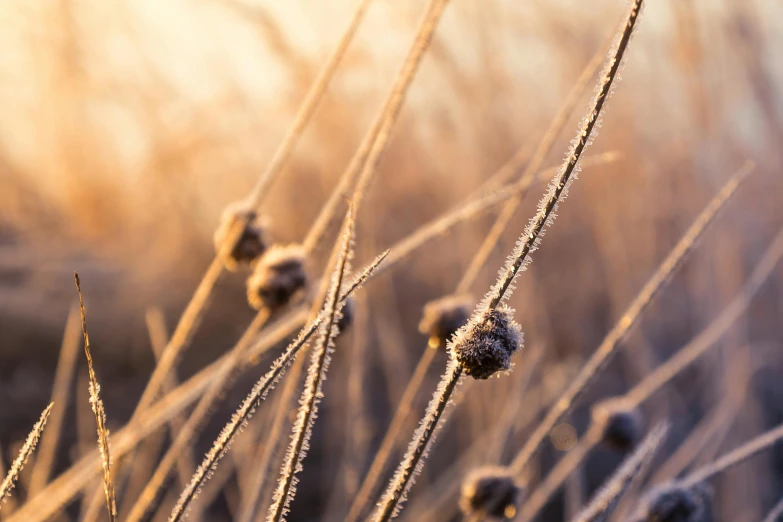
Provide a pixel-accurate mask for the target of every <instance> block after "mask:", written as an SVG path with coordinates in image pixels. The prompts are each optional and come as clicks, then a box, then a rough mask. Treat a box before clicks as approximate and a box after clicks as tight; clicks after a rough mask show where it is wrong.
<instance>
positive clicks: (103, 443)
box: [73, 272, 117, 522]
mask: <svg viewBox="0 0 783 522" xmlns="http://www.w3.org/2000/svg"><path fill="white" fill-rule="evenodd" d="M73 278H74V280H75V282H76V291H77V293H78V294H79V311H80V312H81V316H82V334H83V335H84V355H85V357H86V358H87V373H88V374H89V377H90V406H92V412H93V414H94V415H95V424H96V425H97V427H98V448H99V449H100V453H101V474H102V475H103V492H104V495H105V496H106V507H107V509H108V510H109V519H110V520H112V522H113V521H114V520H116V519H117V499H116V495H115V493H114V481H113V478H112V470H111V447H110V445H109V430H108V429H107V428H106V410H105V409H104V407H103V401H101V396H100V391H101V386H100V384H98V379H97V378H96V377H95V369H94V368H93V365H92V353H91V352H90V336H89V335H88V334H87V314H86V312H85V310H84V300H83V298H82V288H81V284H80V281H79V274H77V273H76V272H74V273H73Z"/></svg>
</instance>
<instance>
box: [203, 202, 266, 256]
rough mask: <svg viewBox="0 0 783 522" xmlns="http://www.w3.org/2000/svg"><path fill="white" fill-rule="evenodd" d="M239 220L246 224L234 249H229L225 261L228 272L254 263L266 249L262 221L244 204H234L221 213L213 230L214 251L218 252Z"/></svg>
mask: <svg viewBox="0 0 783 522" xmlns="http://www.w3.org/2000/svg"><path fill="white" fill-rule="evenodd" d="M240 220H241V221H243V222H245V223H247V224H246V225H245V227H244V230H242V233H241V234H240V235H239V239H237V241H236V244H235V245H234V248H232V249H231V254H230V255H229V257H228V258H227V259H226V268H228V269H229V270H236V269H237V268H239V267H240V266H242V265H250V264H253V263H255V261H256V260H258V258H259V257H261V256H262V255H263V254H264V252H265V251H266V248H267V245H266V240H265V239H266V238H265V233H264V229H265V226H264V223H263V219H262V218H261V217H260V216H259V215H258V213H257V212H256V211H255V210H253V209H251V208H248V207H247V205H246V204H245V203H243V202H236V203H232V204H231V205H229V206H228V207H226V209H225V210H224V211H223V215H222V216H221V218H220V225H219V226H218V228H217V230H215V235H214V236H213V241H214V243H215V250H220V247H221V246H222V245H223V242H224V241H225V240H226V237H227V236H228V234H229V233H230V232H231V227H233V226H234V224H235V223H236V222H237V221H240Z"/></svg>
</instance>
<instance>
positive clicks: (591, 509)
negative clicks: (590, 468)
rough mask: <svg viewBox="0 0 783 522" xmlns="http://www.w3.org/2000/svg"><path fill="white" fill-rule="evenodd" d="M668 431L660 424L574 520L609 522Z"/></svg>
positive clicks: (581, 521) (578, 521) (576, 521)
mask: <svg viewBox="0 0 783 522" xmlns="http://www.w3.org/2000/svg"><path fill="white" fill-rule="evenodd" d="M668 431H669V427H668V424H667V423H662V424H658V425H657V426H656V427H655V428H653V430H652V431H651V432H650V434H649V435H647V436H646V437H645V438H644V440H643V441H642V442H641V443H640V444H639V446H638V447H637V449H636V450H635V451H634V452H633V454H632V455H631V456H630V457H628V458H627V459H625V462H623V464H622V465H621V466H620V467H619V468H618V469H617V471H616V472H615V473H614V474H613V475H612V477H611V478H610V479H609V480H608V481H607V482H606V485H605V486H603V487H602V488H601V490H600V491H599V493H598V494H597V495H596V497H595V498H594V499H593V500H592V501H591V502H590V504H589V505H588V506H587V508H585V510H584V511H582V512H581V513H580V514H579V515H578V516H577V517H576V518H575V519H574V522H604V521H606V520H608V518H609V516H610V515H611V514H612V512H613V511H614V508H615V507H616V506H617V503H618V502H619V500H620V497H622V496H623V495H624V494H625V492H626V491H627V490H628V488H629V487H630V486H631V483H632V482H633V481H634V480H635V479H636V478H637V477H638V476H639V475H641V474H642V473H643V472H644V470H645V469H646V468H647V467H648V466H649V465H650V461H651V460H652V458H653V455H655V452H656V451H657V450H658V448H659V447H660V446H661V444H662V443H663V441H664V439H665V438H666V434H667V432H668ZM523 520H524V519H523Z"/></svg>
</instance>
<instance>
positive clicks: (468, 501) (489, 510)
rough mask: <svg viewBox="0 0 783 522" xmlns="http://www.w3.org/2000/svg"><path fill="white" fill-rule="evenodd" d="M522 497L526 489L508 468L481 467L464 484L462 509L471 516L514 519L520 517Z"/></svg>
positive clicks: (460, 502)
mask: <svg viewBox="0 0 783 522" xmlns="http://www.w3.org/2000/svg"><path fill="white" fill-rule="evenodd" d="M522 496H523V489H522V486H521V485H520V484H519V483H518V482H517V481H516V480H514V477H513V476H512V475H511V474H510V472H509V470H508V469H506V468H501V467H486V468H479V469H476V470H474V471H472V472H471V473H470V474H469V475H468V477H467V479H465V481H464V482H463V483H462V489H461V491H460V501H459V507H460V509H461V510H462V512H463V513H465V515H467V516H473V515H482V516H486V517H491V518H494V519H508V520H510V519H512V518H514V516H515V515H516V513H517V508H518V507H519V505H520V504H521V502H522Z"/></svg>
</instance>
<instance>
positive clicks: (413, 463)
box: [373, 359, 462, 522]
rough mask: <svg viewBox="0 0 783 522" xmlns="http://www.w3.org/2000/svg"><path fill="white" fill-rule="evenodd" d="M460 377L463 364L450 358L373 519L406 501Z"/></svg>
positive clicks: (382, 520)
mask: <svg viewBox="0 0 783 522" xmlns="http://www.w3.org/2000/svg"><path fill="white" fill-rule="evenodd" d="M461 377H462V366H461V365H460V364H458V363H457V362H456V361H454V360H453V359H452V360H451V361H450V362H449V367H448V369H447V370H446V373H445V374H444V375H443V379H442V380H441V382H440V385H439V386H438V391H437V392H436V393H435V397H433V399H432V400H431V401H430V404H429V406H428V407H427V414H426V415H425V416H424V419H423V420H422V421H421V424H420V425H419V428H418V430H416V435H415V436H414V438H413V441H412V442H411V445H410V447H409V448H408V451H407V453H406V454H405V457H404V458H403V460H402V462H400V465H399V466H398V467H397V471H396V472H395V474H394V477H393V478H392V481H391V483H390V484H389V488H388V489H387V490H386V493H385V494H384V496H383V498H382V499H381V502H380V508H379V510H378V512H377V514H376V515H375V517H374V518H373V520H374V521H375V522H386V521H388V520H391V519H392V518H394V517H395V516H396V515H397V513H398V511H399V509H400V507H401V504H402V503H403V502H404V501H405V497H406V495H407V494H408V490H409V489H410V487H411V485H412V484H413V479H414V478H415V476H416V475H417V474H418V473H419V471H420V469H421V466H422V464H423V463H424V461H423V458H424V457H425V455H426V454H427V451H428V449H429V446H430V443H431V442H432V439H433V437H434V435H435V431H436V430H437V428H438V423H439V422H440V419H441V417H442V416H443V412H444V411H446V406H448V404H449V401H450V399H451V394H452V393H453V392H454V390H455V389H456V387H457V384H459V381H460V378H461Z"/></svg>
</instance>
